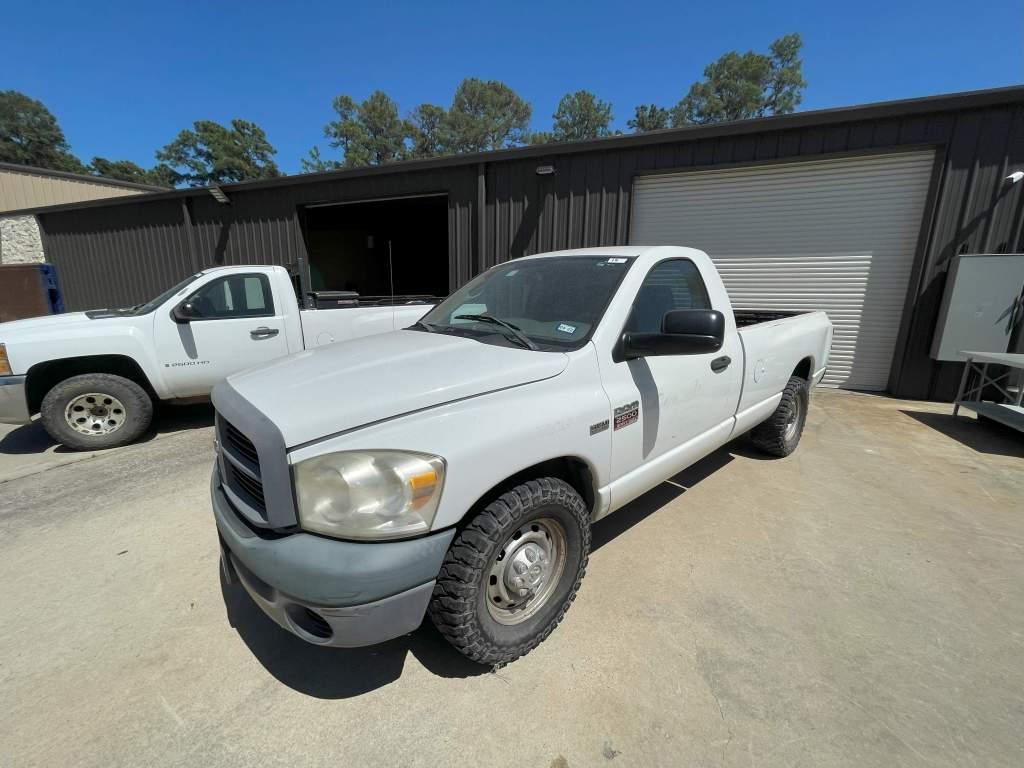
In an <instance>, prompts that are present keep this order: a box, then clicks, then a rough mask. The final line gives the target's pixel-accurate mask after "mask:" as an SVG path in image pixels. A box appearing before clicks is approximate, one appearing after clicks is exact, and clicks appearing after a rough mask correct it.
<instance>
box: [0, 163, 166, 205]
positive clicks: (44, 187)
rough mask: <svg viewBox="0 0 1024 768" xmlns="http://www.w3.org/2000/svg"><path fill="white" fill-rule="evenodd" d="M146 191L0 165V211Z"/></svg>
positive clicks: (138, 193) (121, 195)
mask: <svg viewBox="0 0 1024 768" xmlns="http://www.w3.org/2000/svg"><path fill="white" fill-rule="evenodd" d="M146 191H147V190H145V189H139V188H137V187H125V186H119V185H117V184H116V183H115V184H103V183H98V182H96V181H90V180H89V179H88V178H83V179H76V178H68V177H61V176H54V175H52V174H49V173H47V172H45V171H39V172H36V171H34V170H32V169H28V168H25V169H20V168H19V169H13V168H10V167H8V166H4V167H2V168H0V213H3V212H4V211H17V210H19V209H22V208H35V207H37V206H41V205H59V204H61V203H77V202H80V201H82V200H96V199H98V198H106V197H123V196H125V195H140V194H144V193H145V192H146ZM149 191H152V190H149Z"/></svg>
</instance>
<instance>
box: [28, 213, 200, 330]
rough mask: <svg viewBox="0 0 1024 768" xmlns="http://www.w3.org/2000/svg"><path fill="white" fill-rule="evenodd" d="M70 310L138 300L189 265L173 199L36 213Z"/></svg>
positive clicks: (151, 294) (183, 272)
mask: <svg viewBox="0 0 1024 768" xmlns="http://www.w3.org/2000/svg"><path fill="white" fill-rule="evenodd" d="M39 220H40V224H41V226H40V229H41V230H42V235H43V250H44V252H45V253H46V259H47V261H49V262H50V263H51V264H53V265H55V266H56V267H57V276H58V279H59V280H60V285H61V291H62V292H63V294H64V306H65V307H66V308H67V309H68V311H75V310H80V309H94V308H99V307H110V306H128V305H132V304H139V303H141V302H144V301H147V300H148V299H151V298H153V297H154V296H156V295H158V294H159V293H161V292H162V291H165V290H167V289H168V288H170V287H171V286H172V285H174V284H175V283H177V282H178V281H179V280H181V279H182V278H184V277H186V276H187V275H189V274H191V273H192V272H194V271H195V270H194V269H193V266H192V262H191V260H190V257H189V250H188V240H187V238H186V236H185V229H184V227H183V226H182V214H181V205H180V203H178V202H177V201H161V202H151V203H148V204H144V203H142V202H139V203H135V202H134V201H133V202H132V203H129V204H127V205H121V206H117V207H111V208H87V209H82V210H74V211H63V212H61V213H60V214H55V215H53V216H40V217H39Z"/></svg>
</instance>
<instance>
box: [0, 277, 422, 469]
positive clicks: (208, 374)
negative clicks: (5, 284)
mask: <svg viewBox="0 0 1024 768" xmlns="http://www.w3.org/2000/svg"><path fill="white" fill-rule="evenodd" d="M336 296H337V297H338V300H337V304H338V306H339V308H337V309H303V310H300V309H299V305H298V301H297V298H296V291H295V289H294V287H293V285H292V280H291V277H290V276H289V274H288V272H287V270H285V269H284V268H283V267H269V266H234V267H218V268H215V269H208V270H205V271H203V272H199V273H198V274H195V275H192V276H191V277H189V278H187V279H186V280H183V281H182V282H181V283H179V284H178V285H176V286H174V287H173V288H171V289H170V290H168V291H166V292H164V293H162V294H161V295H159V296H157V297H156V298H155V299H153V300H152V301H150V302H147V303H146V304H142V305H139V306H137V307H132V308H130V309H115V310H107V309H102V310H94V311H90V312H74V313H69V314H64V315H54V316H51V317H40V318H32V319H29V320H17V321H14V322H9V323H0V423H8V424H23V423H27V422H28V421H29V420H30V419H31V417H32V415H33V414H34V413H37V412H38V413H40V414H41V418H42V422H43V425H44V426H45V427H46V431H47V432H49V433H50V435H51V437H53V439H54V440H56V441H57V442H60V443H63V444H64V445H66V446H67V447H69V448H75V449H78V450H92V449H98V448H112V447H114V446H116V445H123V444H125V443H129V442H131V441H133V440H135V439H136V438H137V437H139V435H141V434H142V433H143V432H144V431H145V430H146V428H147V427H148V426H149V423H150V420H151V418H152V415H153V405H154V402H155V401H157V400H172V401H173V400H179V401H181V400H184V401H188V400H192V399H195V398H203V397H207V396H209V394H210V390H211V389H212V388H213V386H214V384H216V383H217V382H218V381H221V380H222V379H223V378H224V377H226V376H227V375H228V374H231V373H236V372H238V371H241V370H244V369H246V368H251V367H252V366H255V365H258V364H260V363H265V362H268V361H270V360H273V359H275V358H278V357H283V356H285V355H288V354H290V353H292V352H298V351H300V350H302V349H309V348H311V347H316V346H321V345H324V344H330V343H332V342H335V341H340V340H343V339H352V338H356V337H359V336H368V335H370V334H375V333H383V332H386V331H393V330H395V329H396V328H403V327H405V326H407V325H409V324H410V323H412V322H414V321H415V320H417V319H418V318H419V317H420V316H422V315H423V313H424V312H425V311H426V310H427V309H429V308H430V306H432V305H433V304H434V303H436V300H433V299H431V298H430V297H423V296H421V297H377V298H373V299H366V298H363V299H360V298H358V297H357V295H356V294H336Z"/></svg>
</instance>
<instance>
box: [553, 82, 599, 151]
mask: <svg viewBox="0 0 1024 768" xmlns="http://www.w3.org/2000/svg"><path fill="white" fill-rule="evenodd" d="M554 120H555V123H554V127H553V128H552V133H553V134H554V139H555V141H580V140H582V139H596V138H599V137H601V136H611V134H612V131H611V124H612V105H611V104H609V103H608V102H607V101H601V100H600V99H599V98H597V96H595V95H594V94H593V93H591V92H590V91H576V93H567V94H565V96H563V97H562V98H561V100H560V101H559V102H558V108H557V109H555V114H554Z"/></svg>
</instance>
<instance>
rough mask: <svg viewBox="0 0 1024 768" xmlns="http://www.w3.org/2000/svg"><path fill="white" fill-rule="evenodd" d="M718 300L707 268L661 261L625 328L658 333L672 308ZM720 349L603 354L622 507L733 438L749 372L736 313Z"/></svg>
mask: <svg viewBox="0 0 1024 768" xmlns="http://www.w3.org/2000/svg"><path fill="white" fill-rule="evenodd" d="M677 309H717V310H720V311H727V312H728V310H729V307H713V306H711V302H710V299H709V298H708V292H707V290H706V288H705V286H704V281H703V279H702V278H701V275H700V270H699V269H698V268H697V266H696V265H695V264H694V263H693V262H692V261H690V260H689V259H668V260H665V261H662V262H660V263H658V264H655V265H654V266H653V267H651V269H650V271H649V272H648V273H647V275H646V277H645V278H644V281H643V284H642V285H641V286H640V289H639V290H638V291H637V294H636V297H635V298H634V301H633V308H632V310H631V312H630V315H629V319H628V320H627V322H626V327H625V328H623V331H629V332H640V333H658V332H660V331H661V329H662V319H663V318H664V316H665V313H666V312H670V311H672V310H677ZM727 317H728V318H730V319H729V320H727V324H726V332H725V340H724V343H723V345H722V347H721V348H720V349H719V350H717V351H715V352H707V353H695V354H676V355H663V356H651V357H642V358H639V359H635V360H623V361H621V362H616V361H615V360H613V359H612V355H611V351H610V350H609V351H608V353H607V354H602V356H601V379H602V382H603V384H604V387H605V391H606V392H607V394H608V397H609V399H610V401H611V406H612V419H611V426H612V466H611V477H612V480H613V486H612V488H613V490H612V503H613V504H614V505H615V506H619V505H620V504H621V503H625V502H626V501H629V500H630V499H632V498H635V497H636V496H638V495H639V494H640V493H643V492H644V491H646V490H648V489H649V488H651V487H653V486H654V485H656V484H657V483H660V482H662V481H663V480H664V479H665V478H668V477H671V476H672V475H673V474H675V473H676V472H678V471H680V470H681V469H683V468H684V467H686V466H688V465H689V464H691V463H692V462H694V461H696V460H697V459H698V458H700V457H701V456H703V455H705V454H707V453H709V452H711V451H712V450H714V449H715V448H717V447H719V446H720V445H722V444H723V443H725V442H726V440H728V437H729V435H730V434H731V432H732V424H733V416H734V415H735V412H736V405H737V401H738V399H739V392H740V386H741V380H742V376H743V371H742V369H743V352H742V349H741V348H740V342H739V337H738V335H737V334H736V331H735V323H734V321H732V320H731V317H732V313H731V312H729V313H728V315H727Z"/></svg>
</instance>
